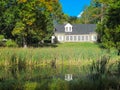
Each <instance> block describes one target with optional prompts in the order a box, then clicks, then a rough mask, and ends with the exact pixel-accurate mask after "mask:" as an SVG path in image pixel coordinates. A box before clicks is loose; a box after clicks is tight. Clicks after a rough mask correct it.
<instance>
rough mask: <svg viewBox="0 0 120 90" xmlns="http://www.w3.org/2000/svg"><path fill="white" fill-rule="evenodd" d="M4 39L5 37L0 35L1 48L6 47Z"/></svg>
mask: <svg viewBox="0 0 120 90" xmlns="http://www.w3.org/2000/svg"><path fill="white" fill-rule="evenodd" d="M3 39H4V35H0V46H5V43H4V42H3Z"/></svg>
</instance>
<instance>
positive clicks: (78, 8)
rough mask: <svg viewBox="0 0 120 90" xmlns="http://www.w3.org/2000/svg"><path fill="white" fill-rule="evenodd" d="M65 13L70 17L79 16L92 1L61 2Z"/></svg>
mask: <svg viewBox="0 0 120 90" xmlns="http://www.w3.org/2000/svg"><path fill="white" fill-rule="evenodd" d="M60 3H61V5H62V9H63V12H64V13H65V14H68V15H69V16H78V15H79V14H80V13H81V12H82V11H83V9H84V7H85V6H86V5H87V6H88V5H89V4H90V0H60Z"/></svg>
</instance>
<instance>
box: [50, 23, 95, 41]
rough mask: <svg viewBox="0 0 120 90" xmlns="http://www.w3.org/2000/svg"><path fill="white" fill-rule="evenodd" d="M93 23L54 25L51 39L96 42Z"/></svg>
mask: <svg viewBox="0 0 120 90" xmlns="http://www.w3.org/2000/svg"><path fill="white" fill-rule="evenodd" d="M95 29H96V25H95V24H73V25H72V24H70V23H67V24H62V25H56V26H55V30H54V35H53V36H52V41H54V39H55V38H56V39H57V41H58V42H96V41H97V33H96V32H95Z"/></svg>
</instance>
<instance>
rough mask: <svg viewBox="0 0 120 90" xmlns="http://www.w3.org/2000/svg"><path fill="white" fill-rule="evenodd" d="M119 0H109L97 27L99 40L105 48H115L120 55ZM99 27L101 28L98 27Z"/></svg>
mask: <svg viewBox="0 0 120 90" xmlns="http://www.w3.org/2000/svg"><path fill="white" fill-rule="evenodd" d="M119 10H120V1H116V0H111V2H110V3H109V6H108V7H107V13H106V15H105V16H104V20H103V21H102V22H100V24H99V25H98V26H99V27H98V28H97V32H98V34H100V41H101V42H102V45H103V46H104V47H105V48H108V49H110V48H112V47H114V48H116V49H117V50H118V55H120V14H119ZM100 27H101V28H100Z"/></svg>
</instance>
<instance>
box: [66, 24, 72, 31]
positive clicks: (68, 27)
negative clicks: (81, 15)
mask: <svg viewBox="0 0 120 90" xmlns="http://www.w3.org/2000/svg"><path fill="white" fill-rule="evenodd" d="M65 32H72V25H71V24H69V23H68V24H66V25H65Z"/></svg>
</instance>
